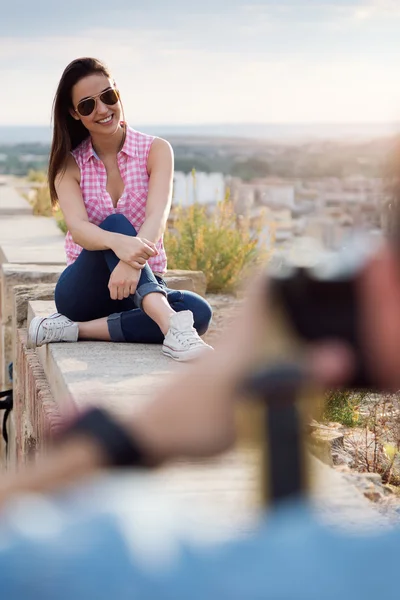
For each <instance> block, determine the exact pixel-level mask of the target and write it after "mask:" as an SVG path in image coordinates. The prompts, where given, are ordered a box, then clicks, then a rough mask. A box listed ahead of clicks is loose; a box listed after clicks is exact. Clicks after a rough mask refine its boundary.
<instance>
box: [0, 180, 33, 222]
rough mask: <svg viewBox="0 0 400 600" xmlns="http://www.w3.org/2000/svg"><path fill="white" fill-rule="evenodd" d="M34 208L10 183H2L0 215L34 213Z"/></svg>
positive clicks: (0, 189)
mask: <svg viewBox="0 0 400 600" xmlns="http://www.w3.org/2000/svg"><path fill="white" fill-rule="evenodd" d="M32 213H33V208H32V206H31V205H30V204H29V203H28V201H27V200H25V198H23V197H22V196H21V195H20V194H18V192H17V191H16V190H15V189H14V188H13V187H11V186H10V185H0V217H4V216H6V215H32Z"/></svg>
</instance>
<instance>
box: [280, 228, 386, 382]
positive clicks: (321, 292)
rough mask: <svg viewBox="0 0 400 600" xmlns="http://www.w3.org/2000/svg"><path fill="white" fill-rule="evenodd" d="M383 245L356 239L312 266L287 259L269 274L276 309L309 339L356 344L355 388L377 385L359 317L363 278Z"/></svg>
mask: <svg viewBox="0 0 400 600" xmlns="http://www.w3.org/2000/svg"><path fill="white" fill-rule="evenodd" d="M376 249H377V244H376V243H374V241H373V240H371V239H370V238H363V237H359V238H354V240H353V241H352V242H351V243H350V244H349V245H348V246H347V247H346V248H345V249H344V250H342V251H340V252H338V253H337V254H336V255H334V256H333V257H332V258H330V259H326V260H321V261H320V262H319V263H317V264H315V266H312V267H304V266H299V265H295V264H292V263H288V262H286V263H284V264H283V265H282V266H281V267H280V268H279V269H275V270H274V271H272V272H271V273H270V275H269V284H268V285H269V287H270V290H269V294H270V297H271V298H272V305H273V310H274V309H275V310H277V311H279V313H280V314H281V315H283V316H284V319H285V320H286V325H287V326H289V327H290V328H291V329H292V331H293V332H294V333H295V335H296V336H298V338H299V339H300V340H302V341H305V342H315V341H321V340H328V339H329V340H332V339H335V340H339V341H342V342H346V343H347V344H349V345H350V346H351V348H352V349H353V351H354V354H355V357H356V372H355V374H354V377H353V380H352V381H351V382H350V383H349V385H348V387H349V388H368V389H373V388H375V387H376V382H374V381H373V380H372V378H371V375H370V373H369V371H370V369H368V368H367V365H366V360H365V352H364V347H363V344H362V342H361V336H360V321H359V317H358V300H357V296H358V290H357V285H356V284H357V279H358V277H359V275H360V274H361V272H362V271H363V269H364V268H365V267H366V265H367V264H368V261H369V260H371V258H372V257H373V255H374V254H375V252H376Z"/></svg>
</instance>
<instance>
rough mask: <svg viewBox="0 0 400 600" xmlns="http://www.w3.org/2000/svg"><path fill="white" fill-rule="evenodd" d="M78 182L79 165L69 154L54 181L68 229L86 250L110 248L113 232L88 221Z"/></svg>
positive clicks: (75, 240) (77, 242)
mask: <svg viewBox="0 0 400 600" xmlns="http://www.w3.org/2000/svg"><path fill="white" fill-rule="evenodd" d="M79 183H80V172H79V167H78V165H77V164H76V162H75V160H74V158H73V157H72V156H70V157H69V159H68V163H67V168H66V170H65V172H64V173H63V174H59V175H57V177H56V181H55V188H56V192H57V197H58V202H59V205H60V208H61V211H62V213H63V215H64V219H65V223H66V225H67V228H68V231H69V232H70V234H71V235H72V239H73V240H74V242H75V243H76V244H79V246H82V248H85V249H86V250H108V249H110V248H112V245H113V237H114V235H115V234H113V233H111V232H109V231H104V230H103V229H100V227H97V225H94V224H93V223H90V222H89V218H88V214H87V212H86V208H85V204H84V202H83V198H82V192H81V188H80V185H79Z"/></svg>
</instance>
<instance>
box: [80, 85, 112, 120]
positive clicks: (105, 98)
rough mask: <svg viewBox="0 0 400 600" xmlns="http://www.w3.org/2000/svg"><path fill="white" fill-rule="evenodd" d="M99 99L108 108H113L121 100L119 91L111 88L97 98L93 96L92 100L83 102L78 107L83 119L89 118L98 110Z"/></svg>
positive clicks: (86, 99)
mask: <svg viewBox="0 0 400 600" xmlns="http://www.w3.org/2000/svg"><path fill="white" fill-rule="evenodd" d="M97 98H100V100H101V101H102V102H103V103H104V104H107V106H112V105H113V104H117V102H118V100H119V91H118V90H116V89H115V88H109V89H108V90H104V92H101V93H100V94H97V95H96V96H91V97H90V98H85V99H84V100H81V101H80V102H79V104H78V106H77V107H76V111H77V112H78V113H79V114H80V115H81V117H88V116H89V115H91V114H92V112H93V111H94V109H95V108H96V101H97Z"/></svg>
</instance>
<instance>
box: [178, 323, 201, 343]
mask: <svg viewBox="0 0 400 600" xmlns="http://www.w3.org/2000/svg"><path fill="white" fill-rule="evenodd" d="M171 333H172V334H173V335H174V337H175V338H176V339H177V340H178V342H180V343H183V345H184V346H203V345H204V342H203V340H202V339H201V337H200V336H199V334H198V333H197V331H196V330H195V328H194V327H191V328H190V329H184V330H181V329H172V332H171Z"/></svg>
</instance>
